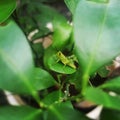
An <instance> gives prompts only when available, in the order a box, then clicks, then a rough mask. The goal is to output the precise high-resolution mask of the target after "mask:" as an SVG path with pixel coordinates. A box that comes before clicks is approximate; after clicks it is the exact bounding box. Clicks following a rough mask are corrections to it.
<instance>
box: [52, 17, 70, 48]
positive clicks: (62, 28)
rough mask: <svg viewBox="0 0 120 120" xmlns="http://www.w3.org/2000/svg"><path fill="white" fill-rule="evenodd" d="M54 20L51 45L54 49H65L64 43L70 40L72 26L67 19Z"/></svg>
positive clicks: (66, 43)
mask: <svg viewBox="0 0 120 120" xmlns="http://www.w3.org/2000/svg"><path fill="white" fill-rule="evenodd" d="M58 21H59V22H56V21H55V20H54V22H53V23H54V24H55V25H54V26H53V27H54V33H53V43H52V47H53V48H55V49H56V50H63V49H65V47H66V45H68V44H69V42H70V39H69V38H70V36H71V33H72V27H71V26H70V25H69V24H68V23H67V20H66V21H65V20H62V19H61V20H58Z"/></svg>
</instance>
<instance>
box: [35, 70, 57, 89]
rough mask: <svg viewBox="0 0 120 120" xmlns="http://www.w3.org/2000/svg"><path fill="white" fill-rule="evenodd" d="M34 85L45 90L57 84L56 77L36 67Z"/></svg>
mask: <svg viewBox="0 0 120 120" xmlns="http://www.w3.org/2000/svg"><path fill="white" fill-rule="evenodd" d="M34 76H35V80H34V84H33V85H34V87H35V88H36V90H43V89H46V88H48V87H51V86H53V85H55V84H56V82H55V80H54V78H53V77H52V76H51V75H50V74H49V73H48V72H47V71H45V70H43V69H40V68H35V71H34Z"/></svg>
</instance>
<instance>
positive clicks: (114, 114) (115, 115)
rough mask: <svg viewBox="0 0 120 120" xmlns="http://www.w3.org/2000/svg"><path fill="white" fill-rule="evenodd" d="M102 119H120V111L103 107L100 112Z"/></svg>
mask: <svg viewBox="0 0 120 120" xmlns="http://www.w3.org/2000/svg"><path fill="white" fill-rule="evenodd" d="M100 120H120V111H118V110H110V109H103V110H102V112H101V114H100Z"/></svg>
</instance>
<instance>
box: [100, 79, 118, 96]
mask: <svg viewBox="0 0 120 120" xmlns="http://www.w3.org/2000/svg"><path fill="white" fill-rule="evenodd" d="M100 88H103V89H105V90H109V91H113V92H116V93H118V94H120V77H117V78H114V79H111V80H108V81H107V82H105V83H104V84H103V85H101V86H100Z"/></svg>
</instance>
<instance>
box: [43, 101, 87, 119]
mask: <svg viewBox="0 0 120 120" xmlns="http://www.w3.org/2000/svg"><path fill="white" fill-rule="evenodd" d="M44 117H45V118H46V120H74V119H75V120H78V118H79V119H81V120H89V119H88V118H87V117H85V115H83V114H82V113H80V112H78V111H76V110H74V109H73V107H72V105H71V104H70V103H69V102H65V103H58V104H54V105H51V106H50V107H49V110H48V111H47V112H46V114H45V116H44Z"/></svg>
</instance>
